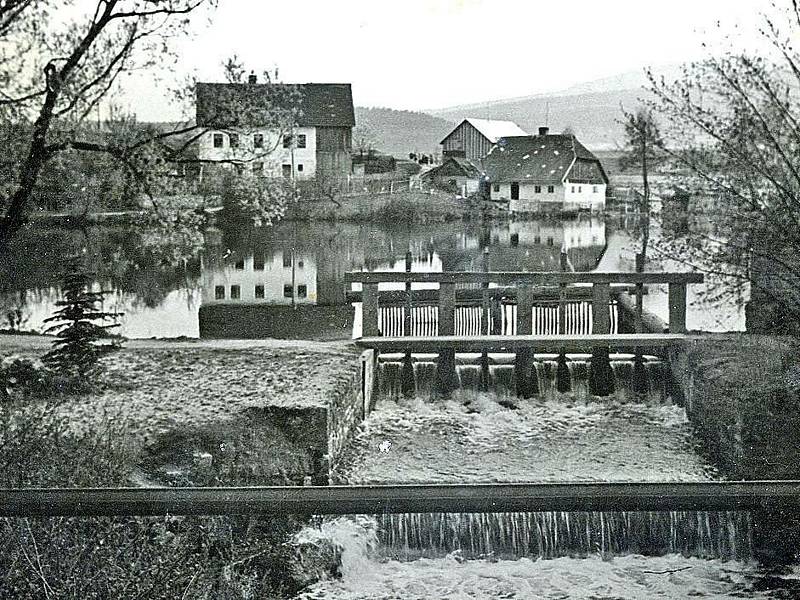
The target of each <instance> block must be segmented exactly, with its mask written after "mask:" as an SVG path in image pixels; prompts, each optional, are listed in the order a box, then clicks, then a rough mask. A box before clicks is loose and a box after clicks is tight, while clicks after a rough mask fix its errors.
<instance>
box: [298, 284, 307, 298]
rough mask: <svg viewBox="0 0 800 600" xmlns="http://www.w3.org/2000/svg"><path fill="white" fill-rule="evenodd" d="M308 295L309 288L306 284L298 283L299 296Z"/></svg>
mask: <svg viewBox="0 0 800 600" xmlns="http://www.w3.org/2000/svg"><path fill="white" fill-rule="evenodd" d="M307 295H308V288H306V286H305V285H298V286H297V297H298V298H305V297H306V296H307Z"/></svg>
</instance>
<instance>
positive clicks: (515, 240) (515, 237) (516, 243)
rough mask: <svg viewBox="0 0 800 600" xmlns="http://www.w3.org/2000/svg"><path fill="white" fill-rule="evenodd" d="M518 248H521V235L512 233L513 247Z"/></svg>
mask: <svg viewBox="0 0 800 600" xmlns="http://www.w3.org/2000/svg"><path fill="white" fill-rule="evenodd" d="M517 246H519V234H518V233H512V234H511V247H512V248H516V247H517Z"/></svg>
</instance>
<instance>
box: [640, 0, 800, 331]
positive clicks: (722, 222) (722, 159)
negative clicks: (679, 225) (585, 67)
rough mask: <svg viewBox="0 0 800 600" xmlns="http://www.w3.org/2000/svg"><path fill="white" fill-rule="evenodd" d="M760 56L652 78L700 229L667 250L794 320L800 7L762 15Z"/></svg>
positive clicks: (656, 107)
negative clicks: (673, 77)
mask: <svg viewBox="0 0 800 600" xmlns="http://www.w3.org/2000/svg"><path fill="white" fill-rule="evenodd" d="M760 31H761V35H762V39H763V41H764V42H765V46H766V48H767V50H766V51H760V52H759V54H758V55H753V54H749V53H745V52H742V51H739V50H729V51H728V52H726V53H724V54H722V55H719V54H717V55H713V56H710V57H709V58H706V59H705V60H702V61H700V62H697V63H693V64H690V65H687V66H686V67H684V70H683V73H682V76H681V77H680V78H679V79H678V80H677V81H675V82H669V81H666V80H664V78H658V77H656V76H655V75H653V74H652V73H651V74H650V75H649V77H650V84H651V85H650V87H651V91H652V92H653V94H654V99H653V100H651V101H649V102H648V103H647V105H648V108H650V109H651V110H653V111H654V112H655V113H656V114H657V115H659V116H660V120H661V122H662V123H664V124H667V125H668V127H667V128H665V131H664V132H663V133H664V139H663V140H662V142H661V144H660V145H661V149H662V150H663V151H664V152H665V153H666V154H667V155H668V157H669V158H670V160H671V162H672V166H671V168H672V169H673V171H675V172H677V173H678V180H679V182H680V185H681V186H682V187H685V188H686V189H687V190H688V191H689V192H690V193H692V195H693V198H695V199H697V201H696V210H695V215H696V216H697V217H698V218H700V219H702V220H704V221H706V226H705V227H696V228H695V229H694V231H693V234H692V235H691V236H689V237H686V238H681V239H678V240H673V241H672V242H673V243H672V246H671V247H670V248H667V249H666V251H668V252H670V253H671V257H673V258H678V259H681V260H684V261H685V262H687V263H689V264H691V265H692V266H694V267H695V268H698V269H702V270H705V271H706V272H707V273H711V274H715V275H720V276H725V277H732V278H737V279H738V280H739V281H742V282H752V285H753V293H754V294H761V295H763V296H766V297H769V298H771V300H772V301H773V302H774V303H777V304H779V305H780V306H781V310H782V311H784V313H785V315H787V316H791V320H792V321H793V322H796V321H797V320H798V318H800V260H798V258H797V257H798V256H800V103H799V102H798V96H797V93H798V89H799V88H800V52H798V47H797V40H798V39H800V3H798V2H797V0H784V1H783V2H782V3H781V5H777V4H774V5H773V7H772V10H771V11H770V13H769V14H765V15H764V19H763V23H762V27H761V29H760Z"/></svg>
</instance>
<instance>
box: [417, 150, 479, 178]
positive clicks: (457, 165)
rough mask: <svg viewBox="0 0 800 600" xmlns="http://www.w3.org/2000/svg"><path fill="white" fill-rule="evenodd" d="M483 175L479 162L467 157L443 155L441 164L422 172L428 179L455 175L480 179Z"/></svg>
mask: <svg viewBox="0 0 800 600" xmlns="http://www.w3.org/2000/svg"><path fill="white" fill-rule="evenodd" d="M482 175H483V169H482V168H481V165H480V162H476V161H472V160H470V159H468V158H462V157H460V156H448V157H445V159H444V161H442V164H441V165H439V166H438V167H434V168H433V169H431V170H430V171H427V172H425V173H423V175H422V177H424V178H425V179H430V178H433V177H437V176H442V177H446V176H456V177H459V176H460V177H469V178H471V179H480V178H481V176H482Z"/></svg>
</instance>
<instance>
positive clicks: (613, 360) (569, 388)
mask: <svg viewBox="0 0 800 600" xmlns="http://www.w3.org/2000/svg"><path fill="white" fill-rule="evenodd" d="M404 360H407V359H406V358H405V356H404V355H402V354H385V355H381V357H380V359H379V369H378V380H379V382H380V384H379V385H380V388H379V389H380V392H381V396H382V397H387V398H398V397H401V396H404V395H405V396H407V395H415V396H418V397H421V398H433V397H435V396H437V389H436V381H437V365H438V357H437V355H436V354H414V355H412V357H411V360H412V370H413V382H411V381H408V376H409V375H408V370H407V369H406V371H405V372H404V363H403V361H404ZM514 361H515V356H514V354H494V353H491V354H489V355H488V361H487V362H488V369H486V378H487V381H488V386H487V387H488V390H489V391H493V392H495V393H497V394H498V395H501V396H505V395H515V394H516V393H517V391H518V388H517V375H516V368H515V364H514ZM609 366H610V373H611V381H612V386H611V387H612V391H611V395H612V396H613V397H614V398H615V399H617V400H619V401H622V402H629V401H637V402H642V401H643V402H646V403H651V404H670V403H673V401H674V400H678V399H677V398H675V397H674V391H673V386H672V385H671V375H670V372H669V367H668V366H667V364H666V363H665V362H664V361H663V360H661V359H659V358H657V357H655V356H644V357H642V358H641V360H637V358H636V357H635V356H634V355H633V354H611V355H610V356H609ZM484 369H485V367H484V366H483V365H482V364H481V355H480V354H475V353H470V354H457V355H456V367H455V374H456V381H457V385H458V389H459V390H461V391H467V392H480V391H485V390H483V389H482V386H483V378H484ZM591 375H592V356H591V355H589V354H567V355H560V356H559V355H556V354H534V355H533V356H532V360H531V371H530V374H529V377H530V379H531V382H532V383H531V385H530V389H532V391H533V393H532V394H531V396H533V397H535V398H538V399H547V400H552V399H557V398H559V397H561V396H563V395H564V394H569V396H570V397H571V398H576V399H583V400H588V399H590V398H591V397H593V396H594V394H592V393H591V392H592V387H591Z"/></svg>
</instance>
